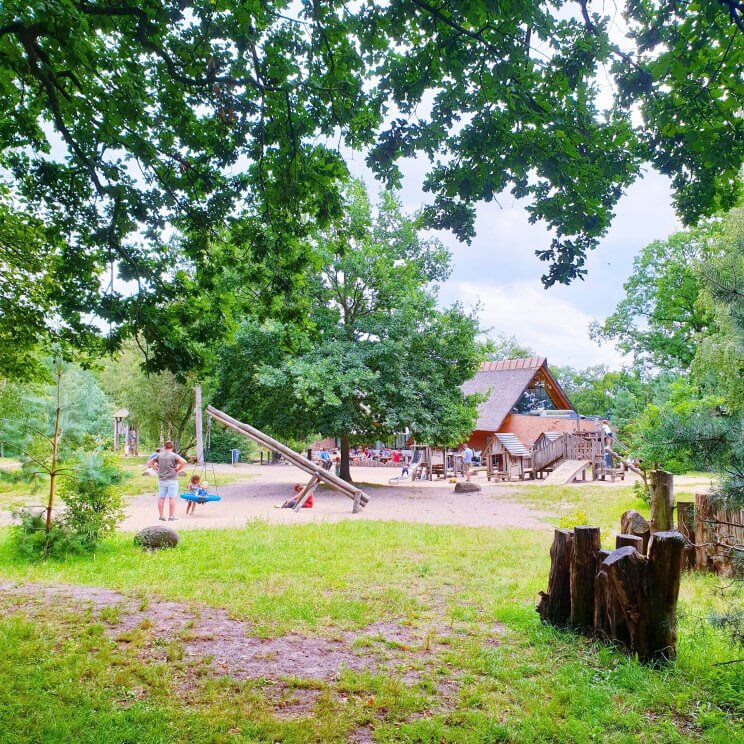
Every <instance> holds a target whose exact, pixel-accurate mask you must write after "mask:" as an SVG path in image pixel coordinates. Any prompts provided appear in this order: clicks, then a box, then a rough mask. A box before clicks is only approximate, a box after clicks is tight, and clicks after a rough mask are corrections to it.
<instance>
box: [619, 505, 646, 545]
mask: <svg viewBox="0 0 744 744" xmlns="http://www.w3.org/2000/svg"><path fill="white" fill-rule="evenodd" d="M620 532H621V533H622V534H623V535H637V536H638V537H641V538H643V550H642V551H639V552H641V553H643V555H645V554H646V550H647V549H648V541H649V540H650V539H651V525H650V524H649V522H648V520H647V519H646V518H645V517H644V516H643V515H642V514H641V513H640V512H638V511H636V510H635V509H628V511H626V512H625V513H624V514H623V515H622V517H620Z"/></svg>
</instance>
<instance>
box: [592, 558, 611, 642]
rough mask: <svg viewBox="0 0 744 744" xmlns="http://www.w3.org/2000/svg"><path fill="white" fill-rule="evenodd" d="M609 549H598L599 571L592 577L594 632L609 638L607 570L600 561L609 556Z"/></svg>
mask: <svg viewBox="0 0 744 744" xmlns="http://www.w3.org/2000/svg"><path fill="white" fill-rule="evenodd" d="M609 554H610V551H609V550H600V551H599V553H598V555H597V564H598V565H599V571H598V572H597V575H596V576H595V577H594V632H595V633H596V634H597V635H599V636H601V637H603V638H605V639H611V638H612V635H611V632H610V623H609V605H610V604H611V602H612V598H611V593H610V586H609V581H608V579H607V572H606V571H604V570H603V569H602V563H603V562H604V560H605V559H606V558H607V557H608V556H609Z"/></svg>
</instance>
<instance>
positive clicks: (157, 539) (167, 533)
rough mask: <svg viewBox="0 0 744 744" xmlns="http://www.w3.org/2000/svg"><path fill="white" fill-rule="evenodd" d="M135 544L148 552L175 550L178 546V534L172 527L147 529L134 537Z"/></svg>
mask: <svg viewBox="0 0 744 744" xmlns="http://www.w3.org/2000/svg"><path fill="white" fill-rule="evenodd" d="M134 542H135V543H136V544H137V545H140V546H141V547H143V548H147V549H148V550H158V549H159V548H175V547H176V545H178V533H177V532H176V531H175V530H174V529H172V528H170V527H160V526H156V527H145V528H144V529H143V530H140V531H139V532H138V533H137V534H136V535H135V536H134Z"/></svg>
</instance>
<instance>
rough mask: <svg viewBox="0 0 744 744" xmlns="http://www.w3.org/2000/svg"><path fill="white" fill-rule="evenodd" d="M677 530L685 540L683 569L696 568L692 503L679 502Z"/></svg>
mask: <svg viewBox="0 0 744 744" xmlns="http://www.w3.org/2000/svg"><path fill="white" fill-rule="evenodd" d="M677 529H678V530H679V532H680V534H681V535H682V536H683V537H684V538H685V557H684V561H683V568H684V570H686V571H689V570H692V569H693V568H695V546H694V542H695V504H694V503H693V502H692V501H678V502H677Z"/></svg>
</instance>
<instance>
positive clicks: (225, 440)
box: [204, 427, 257, 462]
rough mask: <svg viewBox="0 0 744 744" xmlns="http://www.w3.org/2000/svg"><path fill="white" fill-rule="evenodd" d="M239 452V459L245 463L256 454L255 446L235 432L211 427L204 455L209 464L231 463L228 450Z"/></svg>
mask: <svg viewBox="0 0 744 744" xmlns="http://www.w3.org/2000/svg"><path fill="white" fill-rule="evenodd" d="M233 449H238V450H240V459H241V460H242V461H243V462H245V461H246V460H248V459H250V458H251V457H253V456H254V455H255V454H256V449H257V448H256V445H255V444H254V443H253V442H252V441H251V440H250V439H248V438H247V437H244V436H241V435H240V434H237V433H236V432H232V431H226V430H225V429H222V428H218V427H213V428H212V431H211V432H210V434H209V449H208V450H207V451H206V452H205V453H204V454H205V457H206V459H207V460H208V461H209V462H232V459H231V453H230V450H233Z"/></svg>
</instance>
